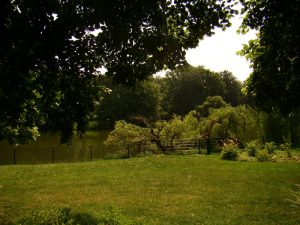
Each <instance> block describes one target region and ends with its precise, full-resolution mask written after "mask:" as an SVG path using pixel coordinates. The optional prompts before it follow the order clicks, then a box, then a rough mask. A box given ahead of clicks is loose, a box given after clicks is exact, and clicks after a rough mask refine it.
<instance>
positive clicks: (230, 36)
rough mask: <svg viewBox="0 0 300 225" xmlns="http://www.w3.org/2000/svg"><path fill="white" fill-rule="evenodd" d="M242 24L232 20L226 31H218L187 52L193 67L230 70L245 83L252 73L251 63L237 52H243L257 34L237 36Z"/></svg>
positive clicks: (237, 20) (187, 58)
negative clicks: (244, 45)
mask: <svg viewBox="0 0 300 225" xmlns="http://www.w3.org/2000/svg"><path fill="white" fill-rule="evenodd" d="M240 23H241V19H240V18H239V17H235V18H233V19H232V26H231V27H230V28H227V29H226V31H222V30H221V29H216V30H215V34H214V35H213V36H211V37H205V38H204V39H203V40H201V41H200V43H199V45H198V47H197V48H195V49H190V50H188V51H187V54H186V60H187V61H188V63H189V64H191V65H193V66H199V65H202V66H204V67H205V68H206V69H209V70H211V71H214V72H220V71H224V70H228V71H230V72H232V73H233V75H234V76H236V77H237V79H238V80H241V81H244V80H245V79H246V78H247V77H248V76H249V74H250V73H251V69H250V67H249V64H250V63H249V62H248V61H247V60H246V59H245V57H242V56H238V55H237V54H236V52H237V51H239V50H241V49H242V45H243V44H247V43H248V40H250V39H254V38H255V32H254V31H251V32H249V33H247V34H246V35H242V34H237V33H236V30H237V29H238V27H239V26H240Z"/></svg>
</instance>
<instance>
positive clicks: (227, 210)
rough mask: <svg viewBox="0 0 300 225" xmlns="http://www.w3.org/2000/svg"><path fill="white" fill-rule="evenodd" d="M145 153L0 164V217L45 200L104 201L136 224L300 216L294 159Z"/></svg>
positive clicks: (273, 220) (299, 175)
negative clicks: (273, 160)
mask: <svg viewBox="0 0 300 225" xmlns="http://www.w3.org/2000/svg"><path fill="white" fill-rule="evenodd" d="M219 157H220V156H219V155H211V156H205V155H187V156H161V155H158V156H149V157H141V158H131V159H122V160H121V159H120V160H101V161H96V162H85V163H70V164H63V163H61V164H45V165H17V166H0V217H2V218H4V217H8V218H11V219H15V218H16V217H18V216H21V215H24V214H25V213H26V211H28V210H30V209H46V208H48V207H51V206H55V207H66V206H68V207H71V208H72V209H74V210H79V211H84V212H88V213H91V214H95V215H101V214H102V213H103V212H104V211H105V210H107V209H108V208H109V207H110V206H113V207H115V208H117V209H119V210H121V212H122V213H123V214H124V215H125V216H126V217H128V218H130V219H132V220H133V221H135V222H137V223H141V224H184V225H189V224H212V225H217V224H239V225H240V224H262V225H271V224H274V225H275V224H280V225H281V224H293V225H294V224H299V223H300V210H299V208H293V207H292V206H291V203H290V202H289V201H288V199H292V198H293V196H292V193H291V192H292V191H295V190H296V186H295V184H299V183H300V163H296V162H289V163H259V162H232V161H222V160H220V159H219Z"/></svg>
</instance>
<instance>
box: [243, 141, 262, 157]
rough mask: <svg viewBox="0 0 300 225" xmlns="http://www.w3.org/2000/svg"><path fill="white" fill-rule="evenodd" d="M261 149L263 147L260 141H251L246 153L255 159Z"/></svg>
mask: <svg viewBox="0 0 300 225" xmlns="http://www.w3.org/2000/svg"><path fill="white" fill-rule="evenodd" d="M260 148H261V145H260V144H259V143H258V141H251V142H249V143H247V145H246V148H245V150H246V152H247V154H248V156H251V157H255V156H256V153H257V151H258V150H259V149H260Z"/></svg>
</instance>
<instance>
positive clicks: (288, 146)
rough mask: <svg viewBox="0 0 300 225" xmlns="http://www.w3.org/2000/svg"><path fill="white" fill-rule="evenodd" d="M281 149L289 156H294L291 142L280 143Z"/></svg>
mask: <svg viewBox="0 0 300 225" xmlns="http://www.w3.org/2000/svg"><path fill="white" fill-rule="evenodd" d="M279 149H280V150H281V151H284V152H286V154H287V157H288V158H292V156H293V154H292V149H291V144H290V143H284V144H281V145H279Z"/></svg>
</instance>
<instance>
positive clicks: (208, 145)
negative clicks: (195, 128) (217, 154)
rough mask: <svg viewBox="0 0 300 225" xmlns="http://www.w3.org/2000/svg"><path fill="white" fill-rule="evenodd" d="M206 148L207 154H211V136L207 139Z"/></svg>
mask: <svg viewBox="0 0 300 225" xmlns="http://www.w3.org/2000/svg"><path fill="white" fill-rule="evenodd" d="M206 149H207V152H206V154H207V155H210V153H211V144H210V138H207V139H206Z"/></svg>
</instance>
